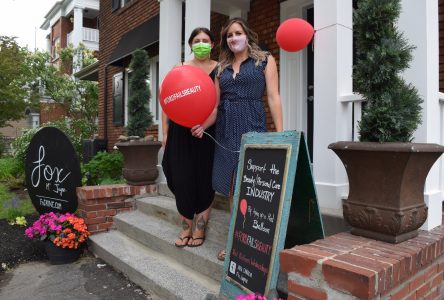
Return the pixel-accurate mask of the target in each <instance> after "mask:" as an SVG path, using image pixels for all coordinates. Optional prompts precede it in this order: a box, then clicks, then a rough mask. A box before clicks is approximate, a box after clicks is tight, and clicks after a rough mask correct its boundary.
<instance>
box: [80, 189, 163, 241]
mask: <svg viewBox="0 0 444 300" xmlns="http://www.w3.org/2000/svg"><path fill="white" fill-rule="evenodd" d="M147 194H151V195H156V194H157V185H155V184H153V185H143V186H134V185H127V184H113V185H98V186H84V187H78V188H77V198H78V201H79V206H78V214H79V216H80V217H82V218H84V219H85V223H86V225H87V226H88V230H89V231H90V232H91V233H92V234H95V233H99V232H103V231H107V230H109V229H110V228H112V226H113V217H114V216H115V215H116V214H118V213H121V212H125V211H130V210H133V209H135V199H136V198H137V196H139V195H147Z"/></svg>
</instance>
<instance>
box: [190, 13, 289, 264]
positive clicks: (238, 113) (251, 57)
mask: <svg viewBox="0 0 444 300" xmlns="http://www.w3.org/2000/svg"><path fill="white" fill-rule="evenodd" d="M220 47H221V49H220V56H219V70H218V74H217V77H216V80H215V85H216V91H217V95H218V97H217V98H218V100H217V101H218V102H217V110H215V111H214V112H213V114H212V115H211V116H210V117H209V118H208V119H207V120H206V121H205V122H204V123H203V124H202V126H195V127H194V128H193V129H192V132H193V135H194V136H196V137H202V135H203V131H204V130H205V128H208V127H209V126H211V125H212V124H213V123H214V122H216V140H217V141H218V143H219V144H220V145H223V147H224V148H225V149H224V148H222V147H221V146H220V145H216V148H215V153H214V164H213V188H214V189H215V190H216V191H217V192H219V193H221V194H223V195H225V196H228V197H229V199H230V208H231V206H232V199H233V198H232V197H233V190H234V184H233V183H234V180H235V176H236V170H237V164H238V161H239V153H238V152H234V151H238V150H239V149H240V143H241V137H242V134H244V133H247V132H252V131H254V132H265V131H267V126H266V112H265V108H264V103H263V101H262V96H263V95H264V92H265V91H266V92H267V103H268V106H269V108H270V113H271V117H272V119H273V123H274V126H275V128H274V129H275V130H276V131H282V106H281V98H280V96H279V90H278V72H277V67H276V62H275V60H274V58H273V56H271V55H270V54H269V53H267V52H264V51H262V50H261V49H260V48H259V46H258V41H257V34H256V33H254V32H253V31H251V30H250V29H249V28H248V27H247V25H246V23H245V21H244V20H242V19H240V18H234V19H231V20H229V21H228V23H227V25H226V26H225V27H224V28H223V29H222V32H221V42H220ZM218 258H219V259H221V260H223V259H224V258H225V251H221V252H220V253H219V254H218Z"/></svg>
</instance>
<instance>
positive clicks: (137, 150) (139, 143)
mask: <svg viewBox="0 0 444 300" xmlns="http://www.w3.org/2000/svg"><path fill="white" fill-rule="evenodd" d="M116 146H117V148H119V151H120V152H122V155H123V160H124V163H123V170H122V172H123V178H125V180H126V182H127V183H128V184H130V185H146V184H152V183H154V182H155V181H156V179H157V177H158V176H159V171H158V170H157V153H158V152H159V149H160V147H161V146H162V143H161V142H159V141H146V140H130V141H126V142H117V143H116Z"/></svg>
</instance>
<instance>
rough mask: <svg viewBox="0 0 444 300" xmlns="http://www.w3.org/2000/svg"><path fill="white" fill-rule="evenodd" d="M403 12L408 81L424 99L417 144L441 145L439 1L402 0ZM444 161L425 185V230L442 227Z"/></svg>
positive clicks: (400, 24)
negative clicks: (410, 48) (408, 55)
mask: <svg viewBox="0 0 444 300" xmlns="http://www.w3.org/2000/svg"><path fill="white" fill-rule="evenodd" d="M401 5H402V12H401V16H400V18H399V24H398V25H399V29H400V30H401V31H403V32H404V35H405V37H406V38H407V39H408V41H409V44H411V45H414V46H415V47H416V49H414V50H413V52H412V54H413V60H412V62H411V63H410V69H408V70H406V71H405V74H404V75H405V76H404V78H405V79H406V81H407V83H412V84H413V85H414V86H415V87H416V88H417V89H418V92H419V94H420V96H421V97H422V98H423V100H424V103H423V105H422V107H423V112H422V124H421V125H420V127H419V128H418V129H417V131H416V132H415V140H414V142H417V143H436V144H439V143H440V142H441V140H440V137H441V131H442V130H443V129H442V127H441V120H440V118H441V117H440V110H441V108H440V103H439V94H438V92H439V35H438V30H439V29H438V0H427V1H416V0H403V1H401ZM441 161H442V158H441ZM440 167H442V164H441V163H440V161H438V162H436V163H435V165H434V166H433V168H432V169H431V170H430V172H429V175H428V177H427V181H426V186H425V190H424V193H425V202H426V204H427V206H428V208H429V211H428V218H427V221H426V223H425V224H424V225H423V226H422V229H425V230H430V229H432V228H434V227H436V226H439V225H441V221H442V200H443V191H442V187H441V184H440Z"/></svg>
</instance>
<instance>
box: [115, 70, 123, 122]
mask: <svg viewBox="0 0 444 300" xmlns="http://www.w3.org/2000/svg"><path fill="white" fill-rule="evenodd" d="M113 125H115V126H123V73H122V72H120V73H117V74H115V75H114V76H113Z"/></svg>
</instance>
